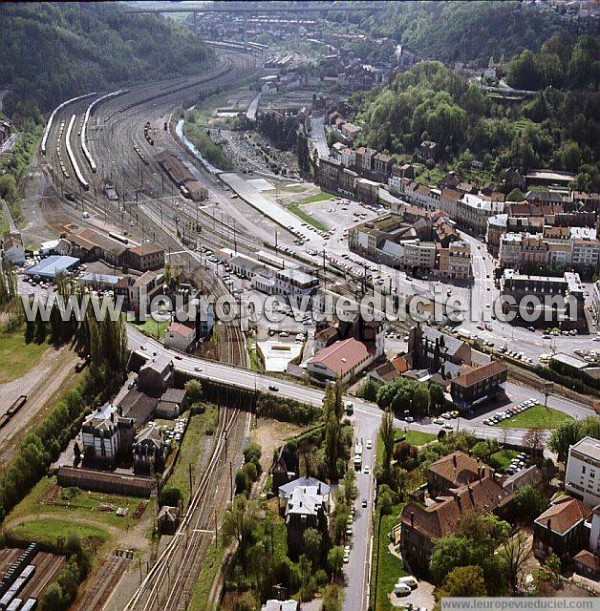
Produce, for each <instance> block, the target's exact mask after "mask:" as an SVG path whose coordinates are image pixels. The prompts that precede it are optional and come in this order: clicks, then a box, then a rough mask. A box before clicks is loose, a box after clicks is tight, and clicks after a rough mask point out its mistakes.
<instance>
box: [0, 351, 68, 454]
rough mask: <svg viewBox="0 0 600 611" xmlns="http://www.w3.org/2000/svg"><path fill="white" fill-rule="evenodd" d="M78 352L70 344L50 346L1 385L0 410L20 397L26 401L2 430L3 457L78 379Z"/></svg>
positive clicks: (0, 442)
mask: <svg viewBox="0 0 600 611" xmlns="http://www.w3.org/2000/svg"><path fill="white" fill-rule="evenodd" d="M78 358H79V357H78V356H77V354H76V353H75V352H74V351H73V350H71V349H70V348H68V347H66V346H65V347H62V348H60V349H59V350H55V349H54V348H49V349H48V350H47V351H46V352H45V353H44V354H43V355H42V357H41V358H40V359H39V361H38V362H37V364H36V365H35V366H34V367H33V368H32V369H31V370H30V371H28V372H27V373H26V374H25V375H24V376H22V377H20V378H18V379H16V380H13V381H12V382H8V383H7V384H3V385H1V386H0V410H2V411H6V409H8V407H9V406H10V404H11V403H12V402H13V401H14V400H15V399H16V398H17V397H18V396H19V395H27V402H26V403H25V405H24V406H23V408H21V410H20V411H19V412H17V414H16V415H15V416H14V418H12V419H11V420H10V422H9V423H8V424H7V425H6V426H5V427H4V428H3V429H2V431H1V433H0V452H1V455H0V458H1V459H2V460H4V461H6V460H7V459H8V458H10V456H11V454H12V452H13V450H14V448H15V446H16V444H17V443H18V442H19V441H20V440H21V439H22V438H23V437H24V436H25V435H26V434H27V433H28V432H29V430H31V428H32V427H33V426H35V425H36V424H37V423H39V421H40V420H41V418H43V416H44V415H45V414H46V413H47V412H48V411H49V410H50V409H52V407H53V406H54V401H55V400H56V398H57V397H58V396H59V395H60V394H62V393H63V392H64V391H65V389H67V388H68V387H69V385H70V384H71V383H72V382H73V381H74V380H75V379H76V377H77V375H78V374H76V373H75V364H76V362H77V360H78Z"/></svg>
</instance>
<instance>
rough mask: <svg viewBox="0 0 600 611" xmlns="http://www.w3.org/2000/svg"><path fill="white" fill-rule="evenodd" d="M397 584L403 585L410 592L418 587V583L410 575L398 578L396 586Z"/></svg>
mask: <svg viewBox="0 0 600 611" xmlns="http://www.w3.org/2000/svg"><path fill="white" fill-rule="evenodd" d="M399 583H405V584H406V585H407V586H408V587H409V588H410V589H411V590H414V589H415V588H417V587H418V586H419V582H418V581H417V579H416V578H415V577H413V576H412V575H407V576H406V577H400V579H398V581H397V582H396V585H397V584H399Z"/></svg>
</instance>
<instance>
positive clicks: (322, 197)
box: [300, 191, 335, 205]
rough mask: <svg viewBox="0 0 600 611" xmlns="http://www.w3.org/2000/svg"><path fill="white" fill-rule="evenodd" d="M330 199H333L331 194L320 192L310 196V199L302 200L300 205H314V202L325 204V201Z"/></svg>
mask: <svg viewBox="0 0 600 611" xmlns="http://www.w3.org/2000/svg"><path fill="white" fill-rule="evenodd" d="M330 199H335V196H333V195H332V194H331V193H326V192H325V191H321V192H320V193H315V194H314V195H311V196H310V197H307V198H305V199H303V200H302V201H301V202H300V205H303V204H314V203H316V202H326V201H327V200H330Z"/></svg>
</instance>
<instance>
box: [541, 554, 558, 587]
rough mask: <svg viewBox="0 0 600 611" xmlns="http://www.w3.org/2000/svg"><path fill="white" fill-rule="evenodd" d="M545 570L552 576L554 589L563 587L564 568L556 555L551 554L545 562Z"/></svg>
mask: <svg viewBox="0 0 600 611" xmlns="http://www.w3.org/2000/svg"><path fill="white" fill-rule="evenodd" d="M544 568H545V569H546V570H547V571H548V572H549V573H550V575H552V580H553V583H554V587H555V588H556V589H558V588H559V587H560V586H561V581H560V571H561V568H562V567H561V562H560V558H559V557H558V556H557V555H556V554H555V553H552V554H549V555H548V556H547V557H546V560H544Z"/></svg>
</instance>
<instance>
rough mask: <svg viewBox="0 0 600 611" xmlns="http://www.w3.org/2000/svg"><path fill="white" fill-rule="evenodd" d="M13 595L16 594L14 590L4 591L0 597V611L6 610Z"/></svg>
mask: <svg viewBox="0 0 600 611" xmlns="http://www.w3.org/2000/svg"><path fill="white" fill-rule="evenodd" d="M15 596H16V594H15V593H14V592H11V591H9V592H6V594H4V595H3V596H2V598H0V611H6V609H8V605H10V603H11V602H12V601H13V600H14V598H15Z"/></svg>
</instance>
